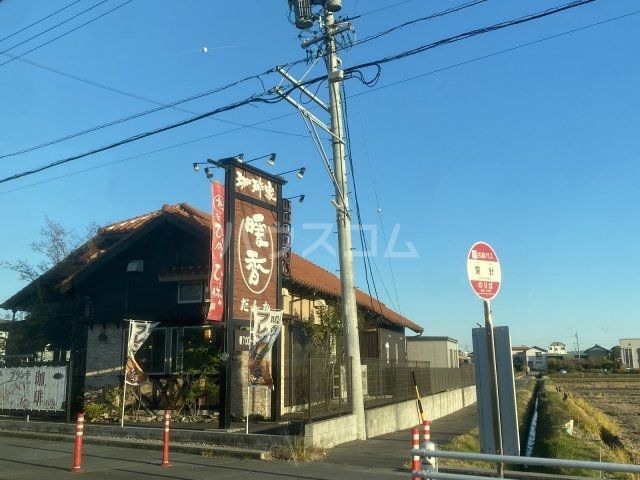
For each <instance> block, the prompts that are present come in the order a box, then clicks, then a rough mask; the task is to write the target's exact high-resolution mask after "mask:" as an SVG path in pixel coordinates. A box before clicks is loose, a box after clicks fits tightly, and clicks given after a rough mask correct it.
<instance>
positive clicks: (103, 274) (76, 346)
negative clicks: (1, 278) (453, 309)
mask: <svg viewBox="0 0 640 480" xmlns="http://www.w3.org/2000/svg"><path fill="white" fill-rule="evenodd" d="M210 235H211V216H210V214H209V213H206V212H203V211H201V210H198V209H196V208H194V207H192V206H190V205H187V204H178V205H164V206H163V207H162V208H161V209H160V210H157V211H153V212H149V213H146V214H144V215H140V216H137V217H134V218H131V219H128V220H124V221H120V222H117V223H114V224H111V225H108V226H105V227H103V228H101V229H100V230H99V232H98V233H97V235H96V236H94V237H93V238H92V239H91V240H89V241H88V242H87V243H85V244H84V245H82V246H81V247H79V248H78V249H76V250H75V251H74V252H73V253H72V254H71V255H69V256H68V257H67V258H66V259H65V260H63V261H62V262H60V263H59V264H57V265H55V266H54V267H53V268H51V269H50V270H48V271H47V272H46V273H44V274H43V275H42V276H40V277H39V278H38V279H36V280H34V281H33V282H31V283H30V284H28V285H27V286H26V287H24V288H23V289H22V290H20V291H19V292H17V293H16V294H15V295H13V296H12V297H11V298H9V299H8V300H6V301H5V302H4V303H3V304H2V305H0V307H1V308H5V309H9V310H13V311H26V312H31V313H32V314H40V315H45V317H46V319H47V320H46V321H47V322H50V324H53V325H55V326H56V327H57V328H56V330H57V331H59V332H61V333H62V336H63V337H64V338H65V339H68V346H67V347H68V349H70V350H71V355H72V361H73V366H74V369H73V370H74V371H73V388H74V394H73V398H78V397H79V398H82V394H83V392H84V391H85V390H87V391H88V390H94V389H100V388H108V387H112V386H116V385H120V384H121V383H122V375H123V365H124V358H123V352H124V345H125V342H126V337H127V328H126V325H127V324H126V323H125V320H124V319H138V320H149V321H154V322H159V325H158V326H157V327H156V328H154V329H153V331H152V333H151V335H150V336H149V338H148V339H147V341H146V342H145V344H144V345H143V347H142V348H141V349H140V350H139V352H138V354H137V355H136V358H137V360H138V363H140V364H141V365H142V367H143V369H144V370H145V372H146V373H147V374H148V375H149V377H150V379H151V381H152V382H151V383H152V385H153V389H152V390H153V392H152V397H153V399H154V400H155V401H160V399H161V397H160V395H161V392H162V385H163V381H165V380H166V379H167V378H171V377H174V376H176V375H179V374H181V373H183V372H187V371H189V370H190V369H193V368H200V366H201V365H200V363H199V362H201V361H202V353H203V352H204V353H205V354H206V355H207V356H208V357H211V356H213V355H214V354H215V353H216V352H217V353H219V352H220V351H221V349H222V345H223V339H224V333H223V330H222V325H221V322H207V321H206V320H205V318H206V315H207V311H208V309H209V308H208V307H209V292H208V287H209V282H208V280H209V271H210V266H209V265H210V246H211V238H210ZM339 299H340V279H339V278H338V277H336V276H335V275H333V274H332V273H330V272H328V271H326V270H324V269H322V268H321V267H319V266H318V265H315V264H314V263H312V262H310V261H308V260H306V259H304V258H302V257H300V256H298V255H295V254H292V256H291V272H290V276H289V278H286V279H284V280H283V284H282V289H281V299H280V300H281V302H280V303H281V305H282V306H283V310H284V320H283V331H282V333H281V336H280V340H279V343H278V345H277V348H276V349H275V350H274V355H275V356H276V358H278V360H277V361H276V360H275V359H274V360H273V369H274V375H278V374H279V376H280V378H281V379H282V381H281V382H277V383H276V391H275V393H274V394H272V395H271V396H270V398H264V399H262V400H261V402H262V403H261V404H260V405H261V406H260V407H259V408H260V409H262V410H259V411H260V413H262V412H268V411H273V410H272V409H271V404H273V403H275V404H276V405H277V408H279V411H282V412H285V411H286V410H287V409H288V408H289V409H291V408H294V407H295V404H296V395H295V394H294V393H295V392H293V390H292V388H293V387H292V385H293V384H294V383H295V381H294V379H295V378H296V377H295V376H296V375H297V374H298V373H299V372H301V371H305V372H306V371H307V370H308V369H309V368H310V367H309V366H307V367H305V366H304V365H305V361H307V363H310V361H311V359H310V358H311V357H308V360H305V358H307V357H306V355H307V354H306V351H307V350H306V349H305V347H306V346H307V344H308V343H309V339H308V338H307V337H306V335H305V330H304V328H303V326H304V325H303V324H304V322H306V321H312V322H313V321H315V319H316V318H317V317H318V315H319V311H320V310H321V307H322V306H325V305H330V304H332V303H335V302H338V301H339ZM356 301H357V304H358V309H359V315H360V316H361V328H360V343H361V354H362V356H364V357H373V358H389V359H391V360H394V361H396V360H404V359H405V355H406V351H405V333H404V332H405V328H408V329H410V330H412V331H413V332H415V333H421V332H422V330H423V329H422V327H420V326H419V325H417V324H415V323H413V322H412V321H410V320H409V319H407V318H405V317H403V316H402V315H400V314H398V313H397V312H394V311H393V310H391V309H389V308H388V307H386V306H385V305H384V304H383V303H381V302H378V301H377V300H376V299H373V298H371V297H370V296H369V295H367V294H366V293H364V292H362V291H359V290H358V291H357V292H356ZM123 327H124V328H123ZM387 345H388V347H387ZM244 353H246V352H244ZM243 361H244V368H245V369H246V359H245V360H243ZM238 362H241V361H240V360H238ZM238 365H240V363H239V364H238ZM230 368H231V367H230ZM234 368H235V367H234ZM238 368H241V367H239V366H238ZM305 368H306V369H307V370H305ZM239 371H240V370H238V372H239ZM232 377H233V372H232ZM245 377H246V376H245ZM245 377H243V376H242V375H241V374H240V373H237V374H236V375H235V377H233V378H235V381H237V382H238V383H239V384H241V383H242V382H243V381H244V380H243V379H244V378H245ZM261 390H264V391H268V390H267V389H261ZM246 391H247V389H246V388H236V389H234V390H233V391H232V392H235V394H236V395H237V396H236V397H233V394H232V404H233V406H234V407H233V408H236V411H235V414H234V415H235V416H239V417H241V416H242V414H243V412H244V411H245V406H246V404H247V403H248V402H249V399H248V395H249V394H247V393H246ZM252 395H257V394H252ZM265 395H267V394H265ZM267 396H268V395H267ZM207 401H208V402H209V407H211V408H214V407H215V405H216V404H217V402H218V399H217V398H211V399H208V400H207ZM254 402H255V397H254ZM76 407H77V405H76ZM256 408H258V407H256ZM276 411H278V410H276ZM276 416H277V415H276Z"/></svg>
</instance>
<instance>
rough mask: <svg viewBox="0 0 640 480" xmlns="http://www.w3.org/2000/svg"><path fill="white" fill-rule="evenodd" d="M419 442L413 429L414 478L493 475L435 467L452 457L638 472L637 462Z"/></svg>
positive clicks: (480, 479) (456, 479)
mask: <svg viewBox="0 0 640 480" xmlns="http://www.w3.org/2000/svg"><path fill="white" fill-rule="evenodd" d="M418 442H419V434H418V429H417V428H415V429H413V431H412V446H413V449H412V450H411V458H412V464H411V469H412V472H411V477H412V479H414V480H417V479H419V478H426V479H451V480H486V479H487V478H494V477H495V474H494V473H493V472H492V473H491V475H489V476H484V475H472V474H469V475H466V474H461V473H442V472H439V471H438V462H437V459H438V458H454V459H457V460H472V461H482V462H492V463H496V464H498V463H506V464H514V465H531V466H542V467H560V468H563V467H564V468H579V469H584V470H599V471H601V472H618V473H636V474H640V465H629V464H623V463H607V462H592V461H586V460H564V459H557V458H538V457H517V456H514V455H493V454H488V453H468V452H450V451H444V450H436V449H435V444H434V443H433V442H430V441H428V440H427V439H424V438H423V442H420V448H416V447H418V445H417V443H418Z"/></svg>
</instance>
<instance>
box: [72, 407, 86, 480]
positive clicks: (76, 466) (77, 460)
mask: <svg viewBox="0 0 640 480" xmlns="http://www.w3.org/2000/svg"><path fill="white" fill-rule="evenodd" d="M83 435H84V413H78V421H77V423H76V446H75V449H74V451H73V470H72V471H73V472H80V471H81V469H82V437H83Z"/></svg>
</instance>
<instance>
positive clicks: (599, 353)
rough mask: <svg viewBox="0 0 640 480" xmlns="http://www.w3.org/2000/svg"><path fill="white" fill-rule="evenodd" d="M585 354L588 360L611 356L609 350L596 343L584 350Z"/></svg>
mask: <svg viewBox="0 0 640 480" xmlns="http://www.w3.org/2000/svg"><path fill="white" fill-rule="evenodd" d="M584 354H585V356H586V357H587V359H589V360H598V359H603V358H609V357H611V350H608V349H606V348H604V347H601V346H600V345H598V344H597V343H596V344H595V345H594V346H593V347H591V348H587V349H586V350H585V351H584Z"/></svg>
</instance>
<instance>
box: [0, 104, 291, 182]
mask: <svg viewBox="0 0 640 480" xmlns="http://www.w3.org/2000/svg"><path fill="white" fill-rule="evenodd" d="M262 96H265V94H260V95H251V96H250V97H247V98H245V99H244V100H240V101H238V102H235V103H232V104H229V105H225V106H224V107H220V108H216V109H214V110H210V111H208V112H205V113H202V114H200V115H196V116H194V117H191V118H188V119H186V120H182V121H180V122H176V123H172V124H170V125H165V126H164V127H160V128H156V129H154V130H150V131H147V132H144V133H140V134H137V135H133V136H131V137H128V138H125V139H123V140H119V141H117V142H114V143H111V144H109V145H105V146H102V147H98V148H95V149H93V150H90V151H88V152H84V153H80V154H78V155H73V156H71V157H66V158H63V159H61V160H57V161H55V162H51V163H48V164H46V165H42V166H40V167H36V168H33V169H31V170H26V171H24V172H20V173H16V174H14V175H11V176H9V177H5V178H2V179H0V183H5V182H9V181H11V180H17V179H18V178H22V177H26V176H29V175H33V174H35V173H38V172H42V171H44V170H48V169H50V168H53V167H57V166H60V165H63V164H65V163H69V162H72V161H75V160H79V159H81V158H85V157H88V156H90V155H95V154H96V153H100V152H105V151H108V150H111V149H113V148H116V147H120V146H122V145H126V144H129V143H133V142H135V141H138V140H142V139H143V138H147V137H150V136H153V135H157V134H159V133H162V132H166V131H169V130H173V129H175V128H178V127H182V126H185V125H189V124H191V123H193V122H197V121H198V120H202V119H203V118H207V117H210V116H212V115H216V114H218V113H222V112H227V111H230V110H235V109H236V108H239V107H242V106H244V105H248V104H250V103H255V102H265V103H275V102H277V101H278V100H277V99H274V100H266V99H263V98H261V97H262Z"/></svg>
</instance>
